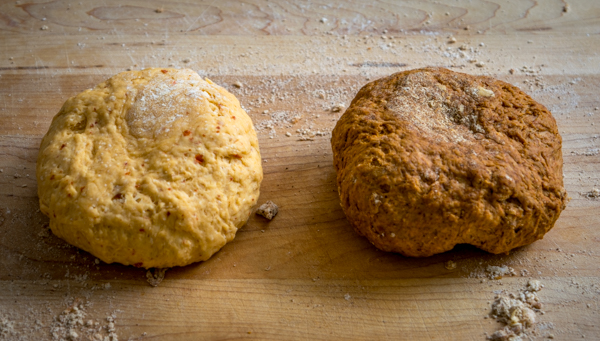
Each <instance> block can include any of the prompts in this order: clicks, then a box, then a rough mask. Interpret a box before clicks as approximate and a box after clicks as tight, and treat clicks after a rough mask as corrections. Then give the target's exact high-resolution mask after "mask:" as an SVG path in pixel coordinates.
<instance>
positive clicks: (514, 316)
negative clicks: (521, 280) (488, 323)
mask: <svg viewBox="0 0 600 341" xmlns="http://www.w3.org/2000/svg"><path fill="white" fill-rule="evenodd" d="M543 287H544V286H543V285H542V284H541V283H540V281H538V280H530V281H529V282H527V286H526V287H525V289H522V290H521V291H520V292H519V293H517V294H513V293H508V292H506V291H502V292H501V293H500V294H499V295H497V296H496V297H495V300H494V302H493V303H492V311H491V313H490V316H491V317H492V318H494V319H496V320H497V321H498V322H500V323H502V324H504V328H503V329H500V330H497V331H496V332H494V333H493V334H492V335H490V336H488V337H487V339H488V340H491V341H511V340H512V341H515V340H523V339H527V337H528V336H529V334H532V335H534V334H536V332H535V330H533V328H534V326H535V325H536V313H542V312H541V310H540V309H541V308H542V303H541V302H540V300H539V298H538V296H537V294H536V292H538V291H540V290H541V289H542V288H543ZM546 327H547V326H546ZM551 327H552V326H551V325H550V328H551Z"/></svg>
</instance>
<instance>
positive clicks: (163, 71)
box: [160, 70, 169, 73]
mask: <svg viewBox="0 0 600 341" xmlns="http://www.w3.org/2000/svg"><path fill="white" fill-rule="evenodd" d="M160 72H162V73H167V72H169V71H167V70H160Z"/></svg>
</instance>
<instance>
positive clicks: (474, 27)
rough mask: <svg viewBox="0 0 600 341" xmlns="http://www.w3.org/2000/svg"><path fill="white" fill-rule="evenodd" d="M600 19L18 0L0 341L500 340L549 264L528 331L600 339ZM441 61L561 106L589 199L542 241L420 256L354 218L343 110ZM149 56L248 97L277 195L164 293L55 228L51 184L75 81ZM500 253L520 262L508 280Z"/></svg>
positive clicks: (412, 6)
mask: <svg viewBox="0 0 600 341" xmlns="http://www.w3.org/2000/svg"><path fill="white" fill-rule="evenodd" d="M599 35H600V3H599V2H598V1H595V0H587V1H585V0H580V1H558V0H547V1H519V0H507V1H476V0H474V1H467V0H456V1H455V0H442V1H417V0H407V1H371V2H364V1H341V0H331V1H318V2H310V1H298V2H292V1H267V0H257V1H212V0H211V1H177V2H175V1H173V2H166V1H152V0H150V1H143V0H138V1H113V0H106V1H66V0H65V1H60V0H57V1H47V0H45V1H27V2H26V1H2V2H1V3H0V339H6V340H60V339H61V338H62V339H69V338H71V339H77V340H88V339H91V340H94V338H95V337H96V338H97V337H102V338H104V337H113V339H115V338H116V337H117V336H118V339H120V340H128V339H131V340H225V339H227V340H239V339H257V340H267V339H272V340H335V339H344V340H388V339H398V340H485V338H486V335H490V334H492V333H493V332H494V331H496V330H498V329H499V328H501V326H502V325H501V324H500V323H498V322H496V321H495V320H494V319H492V318H489V314H490V309H491V308H490V307H491V302H492V301H493V300H494V297H495V296H496V295H497V294H498V293H499V292H500V291H501V290H506V291H508V292H514V293H517V292H518V291H519V290H521V289H522V288H523V287H524V286H525V285H526V283H527V281H528V280H529V279H536V280H539V281H540V282H542V283H543V284H544V289H543V290H542V291H540V293H539V297H540V299H541V300H542V302H543V308H542V310H543V314H541V313H540V314H538V316H537V317H538V325H537V326H536V328H535V329H534V333H530V335H529V337H530V338H531V339H534V340H547V339H549V338H550V337H553V338H554V339H558V340H568V339H582V338H585V339H586V340H589V339H592V340H600V262H599V261H600V259H599V256H600V246H599V245H600V228H599V227H600V198H598V197H597V195H596V194H595V192H594V191H593V190H594V188H600V146H599V144H600V109H599V108H598V107H600V96H598V93H599V90H598V89H600V56H599V52H600V36H599ZM427 65H434V66H444V67H448V68H450V69H453V70H456V71H461V72H467V73H471V74H485V75H491V76H494V77H497V78H499V79H502V80H505V81H508V82H510V83H512V84H515V85H517V86H519V87H521V88H522V89H523V90H524V91H526V92H527V93H529V94H530V95H531V96H532V97H534V98H535V99H536V100H538V101H539V102H540V103H542V104H544V105H545V106H547V107H548V108H549V109H550V110H551V111H552V112H553V114H554V116H555V118H556V120H557V122H558V126H559V130H560V133H561V134H562V137H563V155H564V162H565V164H564V177H565V186H566V189H567V191H568V192H569V195H570V197H571V201H570V203H569V205H568V208H567V209H566V210H565V211H564V212H563V213H562V215H561V217H560V219H559V220H558V222H557V224H556V226H555V228H554V229H553V230H552V231H551V232H550V233H549V234H548V235H547V236H546V237H545V238H544V239H543V240H541V241H538V242H536V243H534V244H532V245H530V246H526V247H523V248H520V249H517V250H515V251H513V252H511V253H510V254H509V255H491V254H487V253H485V252H482V251H479V250H477V249H475V248H473V247H470V246H465V245H459V246H457V247H456V248H455V249H454V250H452V251H450V252H447V253H445V254H441V255H436V256H433V257H429V258H421V259H412V258H406V257H402V256H399V255H396V254H389V253H384V252H381V251H378V250H376V249H375V248H374V247H373V246H372V245H371V244H369V243H368V242H367V241H366V240H365V239H364V238H362V237H360V236H358V235H357V234H356V233H355V232H354V231H353V230H352V228H351V227H350V225H349V224H348V222H347V221H346V219H345V217H344V214H343V212H342V210H341V208H340V205H339V199H338V196H337V190H336V186H335V171H334V169H333V166H332V155H331V148H330V143H329V139H330V137H331V134H330V131H331V129H332V128H333V126H334V125H335V122H336V121H337V119H338V118H339V117H340V115H341V114H342V112H343V111H342V112H333V111H332V110H331V109H332V108H333V107H334V106H336V105H339V104H342V105H344V106H347V105H348V104H349V103H350V101H351V100H352V98H353V96H354V94H355V93H356V92H357V91H358V89H360V87H361V86H362V85H364V84H365V83H366V82H368V81H369V80H373V79H376V78H378V77H381V76H384V75H388V74H391V73H393V72H397V71H402V70H408V69H412V68H417V67H422V66H427ZM151 66H157V67H166V66H173V67H186V68H191V69H193V70H196V71H197V72H198V73H199V74H200V75H202V76H206V77H209V78H210V79H211V80H213V81H214V82H216V83H218V84H221V85H222V86H224V87H226V88H227V89H229V90H230V91H231V92H232V93H234V94H235V95H236V96H237V97H238V98H239V99H240V102H241V103H242V105H243V106H244V107H245V108H246V110H247V111H248V112H249V114H250V116H251V117H252V119H253V121H254V124H255V127H256V128H257V130H258V134H259V140H260V147H261V153H262V157H263V159H264V160H263V161H264V162H263V167H264V173H265V177H264V182H263V184H262V188H261V197H260V200H259V203H263V202H265V201H267V200H272V201H274V202H275V203H277V204H278V205H279V206H280V213H279V215H278V216H277V217H276V218H275V219H274V220H273V221H271V222H268V221H267V220H265V219H263V218H262V217H258V216H253V217H252V218H251V219H250V221H249V222H248V224H247V225H246V226H245V227H243V228H242V229H241V230H240V231H239V232H238V234H237V237H236V239H235V240H234V241H233V242H232V243H230V244H228V245H226V246H225V247H224V248H223V249H222V250H221V251H219V252H218V253H217V254H216V255H214V256H213V257H212V258H211V259H210V260H208V261H206V262H203V263H198V264H193V265H190V266H187V267H183V268H174V269H170V270H168V271H167V272H166V277H165V279H164V281H163V282H162V283H160V285H159V286H158V287H151V286H150V285H149V284H148V282H147V281H146V271H145V270H143V269H137V268H133V267H125V266H121V265H118V264H104V263H101V262H97V261H96V260H95V258H94V257H93V256H91V255H89V254H87V253H86V252H83V251H80V250H78V249H76V248H73V247H71V246H69V245H68V244H66V243H65V242H63V241H61V240H60V239H58V238H56V237H55V236H53V235H52V234H51V232H50V231H49V230H48V219H47V218H46V217H44V216H43V215H42V214H41V213H40V211H39V204H38V199H37V194H36V193H37V187H36V181H35V162H36V158H37V153H38V147H39V143H40V140H41V138H42V136H43V135H44V134H45V133H46V131H47V129H48V127H49V124H50V121H51V119H52V117H53V116H54V115H55V114H56V112H58V110H59V109H60V107H61V105H62V104H63V103H64V101H65V100H66V99H67V98H68V97H70V96H73V95H75V94H77V93H79V92H81V91H83V90H85V89H88V88H90V87H93V86H94V85H95V84H97V83H99V82H101V81H102V80H104V79H106V78H108V77H110V76H112V75H114V74H116V73H118V72H121V71H124V70H127V69H141V68H145V67H151ZM511 70H512V71H511ZM236 82H239V83H241V85H242V86H241V87H236V86H233V84H234V83H236ZM286 133H289V134H288V135H290V136H287V135H286ZM448 261H453V262H455V263H456V265H457V267H456V268H454V269H452V268H451V267H447V266H445V265H446V264H447V262H448ZM488 265H495V266H502V265H506V266H509V267H512V268H514V270H515V273H516V276H507V277H504V278H501V279H495V280H494V279H490V278H489V276H488V275H489V274H488V273H487V272H486V268H487V266H488ZM449 268H450V269H449ZM73 306H77V307H79V308H80V311H81V314H80V316H81V315H85V317H83V320H82V321H83V322H84V324H83V325H80V324H77V323H76V321H75V320H69V316H67V314H66V313H65V312H64V311H65V309H67V310H68V311H71V312H73V310H69V309H71V308H72V307H73ZM69 321H71V322H69ZM87 321H91V325H88V324H86V323H87ZM70 323H71V324H70ZM112 324H114V326H113V325H112ZM70 329H72V330H73V331H75V332H76V333H77V336H75V335H71V336H68V334H69V330H70ZM96 334H97V335H96Z"/></svg>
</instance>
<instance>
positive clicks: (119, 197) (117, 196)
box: [113, 193, 123, 200]
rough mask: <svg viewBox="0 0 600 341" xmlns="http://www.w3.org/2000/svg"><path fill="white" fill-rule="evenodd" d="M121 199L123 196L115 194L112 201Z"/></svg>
mask: <svg viewBox="0 0 600 341" xmlns="http://www.w3.org/2000/svg"><path fill="white" fill-rule="evenodd" d="M122 198H123V194H121V193H117V194H115V196H114V197H113V200H115V199H116V200H118V199H122Z"/></svg>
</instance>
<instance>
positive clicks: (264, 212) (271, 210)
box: [256, 200, 279, 220]
mask: <svg viewBox="0 0 600 341" xmlns="http://www.w3.org/2000/svg"><path fill="white" fill-rule="evenodd" d="M278 212H279V206H277V205H276V204H275V203H274V202H272V201H270V200H269V201H267V202H266V203H264V204H262V205H260V207H259V208H258V210H256V214H258V215H261V216H263V217H265V218H267V219H269V220H273V218H275V216H276V215H277V213H278Z"/></svg>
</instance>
